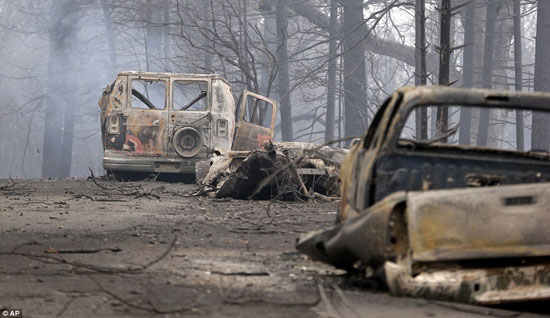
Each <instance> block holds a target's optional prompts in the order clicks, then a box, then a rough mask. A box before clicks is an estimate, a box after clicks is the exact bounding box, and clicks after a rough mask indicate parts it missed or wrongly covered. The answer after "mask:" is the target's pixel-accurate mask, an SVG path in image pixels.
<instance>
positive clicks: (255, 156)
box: [196, 142, 348, 201]
mask: <svg viewBox="0 0 550 318" xmlns="http://www.w3.org/2000/svg"><path fill="white" fill-rule="evenodd" d="M347 151H348V150H347V149H340V148H330V147H328V146H319V145H315V144H309V143H297V142H292V143H291V142H281V143H271V142H268V143H266V144H265V145H264V146H263V149H262V150H254V151H228V152H223V153H220V155H218V156H215V157H213V158H211V159H210V160H209V161H205V162H202V163H199V164H198V165H197V168H196V169H197V183H198V184H199V185H200V186H201V187H202V188H205V189H208V190H207V191H203V192H205V193H208V195H210V196H212V197H216V198H226V197H231V198H235V199H256V200H268V199H280V200H294V201H296V200H311V199H316V200H321V201H331V200H334V199H337V198H338V197H339V195H340V181H339V173H340V163H341V162H342V160H343V158H344V157H345V155H346V153H347Z"/></svg>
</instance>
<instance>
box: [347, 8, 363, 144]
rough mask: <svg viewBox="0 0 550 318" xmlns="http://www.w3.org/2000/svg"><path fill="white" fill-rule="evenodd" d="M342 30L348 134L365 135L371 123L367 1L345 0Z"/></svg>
mask: <svg viewBox="0 0 550 318" xmlns="http://www.w3.org/2000/svg"><path fill="white" fill-rule="evenodd" d="M341 3H342V4H343V8H344V12H343V20H342V31H343V32H342V33H343V35H344V46H343V47H344V51H343V57H344V120H345V128H344V135H345V136H346V137H349V136H360V135H363V134H364V132H365V130H366V128H367V126H368V118H367V115H368V112H367V111H368V109H367V107H366V101H367V74H366V70H365V65H366V64H365V45H364V41H363V40H364V37H365V34H364V33H363V32H358V31H357V30H361V29H362V28H361V26H362V25H363V23H364V16H363V1H362V0H344V1H341Z"/></svg>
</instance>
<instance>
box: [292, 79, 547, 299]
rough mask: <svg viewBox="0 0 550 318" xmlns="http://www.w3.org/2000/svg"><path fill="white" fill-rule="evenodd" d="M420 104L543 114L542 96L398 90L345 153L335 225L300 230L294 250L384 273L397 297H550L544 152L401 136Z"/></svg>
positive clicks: (544, 99)
mask: <svg viewBox="0 0 550 318" xmlns="http://www.w3.org/2000/svg"><path fill="white" fill-rule="evenodd" d="M424 104H435V105H443V104H450V105H474V106H476V107H489V108H491V107H497V106H498V107H499V108H501V109H504V110H507V109H510V110H511V109H514V108H520V109H530V110H533V111H550V106H549V105H550V95H549V94H540V93H537V94H527V93H515V92H495V91H488V90H469V89H454V88H447V87H419V88H403V89H399V90H398V91H396V93H394V94H393V95H392V96H391V97H390V98H389V99H388V100H387V101H386V102H385V103H384V105H382V106H381V107H380V110H379V112H378V113H377V114H376V115H375V117H374V119H373V122H372V124H371V126H370V127H369V130H368V131H367V134H366V135H365V136H364V137H363V138H362V139H361V141H360V142H359V143H357V144H355V145H354V146H353V147H352V149H351V150H350V153H349V154H348V156H347V157H346V158H345V159H344V162H343V164H342V167H341V179H342V196H341V205H340V210H339V211H338V217H337V221H338V222H340V223H338V224H337V225H336V226H335V227H333V228H331V229H328V230H325V231H317V232H314V233H310V234H308V235H305V236H303V237H302V238H300V240H299V241H298V243H297V248H298V250H300V251H301V252H302V253H305V254H307V255H308V256H310V257H311V258H313V259H317V260H321V261H324V262H327V263H329V264H333V265H335V266H337V267H340V268H344V269H347V270H349V271H362V272H364V273H367V274H369V273H370V274H371V275H375V276H378V277H379V278H382V279H385V280H386V282H387V283H388V286H389V287H390V290H391V292H392V293H394V294H396V295H407V296H416V297H426V298H435V299H445V300H453V301H460V302H468V303H478V304H495V303H503V302H515V301H526V300H541V299H550V289H549V288H550V232H549V231H548V230H547V229H546V227H547V224H549V223H550V213H549V212H550V183H548V182H549V181H550V160H549V159H550V155H549V154H548V153H540V152H515V151H509V150H503V151H499V150H495V149H489V148H480V147H476V146H468V145H456V144H453V145H448V144H441V143H438V144H436V145H433V146H432V145H431V144H426V145H422V144H421V143H414V141H413V142H409V143H402V140H401V139H400V132H401V130H402V128H403V127H404V126H405V124H406V119H407V116H408V115H409V114H410V113H411V111H412V110H413V108H414V107H416V106H417V105H424ZM411 145H412V146H411Z"/></svg>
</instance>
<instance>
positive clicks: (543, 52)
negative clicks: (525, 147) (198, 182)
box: [531, 0, 550, 151]
mask: <svg viewBox="0 0 550 318" xmlns="http://www.w3.org/2000/svg"><path fill="white" fill-rule="evenodd" d="M549 16H550V1H547V0H544V1H538V7H537V39H536V50H535V91H545V92H548V91H550V69H549V68H548V66H549V65H550V19H548V17H549ZM549 123H550V115H549V114H547V113H536V112H534V113H533V131H532V133H531V149H532V150H542V151H548V149H549V148H550V125H549Z"/></svg>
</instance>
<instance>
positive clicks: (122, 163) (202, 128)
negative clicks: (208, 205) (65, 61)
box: [99, 72, 276, 174]
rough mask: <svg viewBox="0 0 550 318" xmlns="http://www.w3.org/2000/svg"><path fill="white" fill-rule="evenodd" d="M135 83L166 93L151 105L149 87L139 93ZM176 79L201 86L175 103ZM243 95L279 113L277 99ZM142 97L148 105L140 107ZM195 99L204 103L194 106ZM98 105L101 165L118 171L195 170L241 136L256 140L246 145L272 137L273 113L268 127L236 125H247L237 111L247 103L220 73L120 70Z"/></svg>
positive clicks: (185, 171)
mask: <svg viewBox="0 0 550 318" xmlns="http://www.w3.org/2000/svg"><path fill="white" fill-rule="evenodd" d="M137 82H140V83H141V82H144V83H159V84H160V85H162V87H163V88H162V89H164V93H163V94H161V95H160V96H157V97H158V98H159V100H161V102H159V103H157V105H153V104H155V103H153V102H151V101H150V100H149V96H145V95H149V93H150V92H148V91H147V90H146V89H145V91H144V92H143V91H142V92H136V90H137V89H136V88H135V87H134V86H133V85H134V84H133V83H137ZM178 83H190V84H193V83H197V84H200V85H201V87H202V89H201V90H197V91H196V92H195V95H192V96H191V97H189V98H187V100H185V103H187V104H186V105H179V104H178V105H176V104H177V103H176V100H175V95H176V92H175V89H176V86H177V85H176V84H178ZM144 85H145V84H144ZM162 95H163V96H162ZM243 96H244V97H245V98H242V99H243V100H245V99H246V97H247V96H253V97H254V98H256V99H261V100H263V101H265V102H266V103H267V104H269V105H270V106H271V107H273V110H272V114H276V103H275V101H273V100H271V99H269V98H266V97H263V96H260V95H257V94H254V93H251V92H247V91H244V92H243ZM136 98H137V99H136ZM138 100H139V101H140V102H141V103H143V104H144V105H145V106H147V107H140V108H138V107H136V105H134V103H136V104H137V101H138ZM162 101H164V102H162ZM197 102H201V103H202V105H204V107H202V108H200V109H193V108H190V107H191V106H193V105H195V104H197ZM99 106H100V108H101V131H102V142H103V148H104V157H103V166H104V168H105V169H106V170H107V171H113V172H117V173H118V172H138V173H139V172H143V173H178V174H194V173H195V165H196V164H197V162H200V161H204V160H207V159H208V158H209V157H210V156H211V154H212V152H214V151H217V150H229V149H232V148H233V147H235V146H238V145H239V144H240V142H239V140H237V139H236V138H235V137H236V136H237V135H242V134H244V133H246V136H245V137H248V136H253V137H254V140H252V141H250V140H248V139H246V138H245V137H243V138H242V139H244V141H248V143H247V144H246V145H245V146H240V148H241V149H246V150H252V149H257V148H260V147H261V145H262V144H263V143H260V141H262V142H264V141H267V140H271V139H272V137H273V127H274V121H275V118H274V117H275V116H272V117H270V118H269V120H266V121H267V122H269V123H271V126H269V127H268V128H265V127H262V126H259V125H255V124H250V123H247V124H248V125H247V126H246V128H247V129H246V131H245V132H241V131H240V130H242V129H239V128H238V126H239V127H240V126H243V124H238V123H237V121H236V113H237V112H238V111H239V110H240V111H241V112H243V110H244V109H245V107H244V106H242V107H237V105H236V102H235V99H234V97H233V94H232V91H231V86H230V85H229V83H228V82H227V81H225V80H224V79H223V78H221V77H220V76H218V75H216V74H175V73H151V72H122V73H119V74H118V76H117V78H116V80H115V81H114V82H113V84H111V85H109V86H107V88H105V90H104V91H103V95H102V97H101V98H100V100H99ZM142 106H143V105H142ZM238 115H239V114H238ZM241 143H242V142H241Z"/></svg>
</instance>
